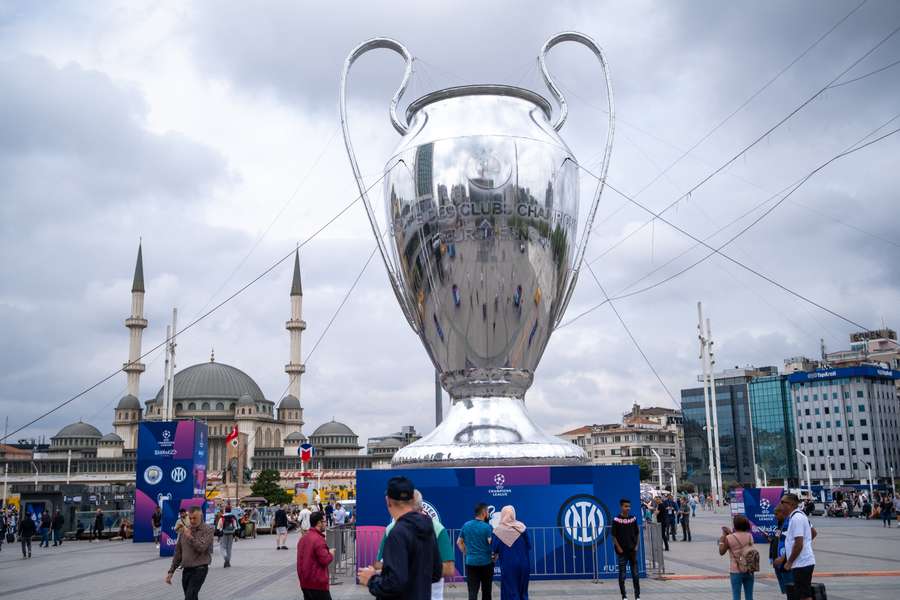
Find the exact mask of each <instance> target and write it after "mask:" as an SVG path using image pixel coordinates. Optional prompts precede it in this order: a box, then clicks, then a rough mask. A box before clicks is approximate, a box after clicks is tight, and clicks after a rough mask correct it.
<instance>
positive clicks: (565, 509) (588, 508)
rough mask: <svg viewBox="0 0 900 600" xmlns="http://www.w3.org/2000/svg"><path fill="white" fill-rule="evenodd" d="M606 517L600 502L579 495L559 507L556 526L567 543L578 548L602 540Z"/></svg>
mask: <svg viewBox="0 0 900 600" xmlns="http://www.w3.org/2000/svg"><path fill="white" fill-rule="evenodd" d="M606 515H607V510H606V507H605V506H603V503H601V502H600V500H598V499H597V498H595V497H594V496H591V495H588V494H579V495H577V496H572V497H571V498H569V499H568V500H566V501H565V502H564V503H563V505H562V507H560V509H559V515H558V516H557V526H558V527H559V528H560V529H561V530H562V532H563V536H564V537H565V538H566V539H567V540H568V541H570V542H572V543H573V544H576V545H578V546H590V545H592V544H596V543H598V542H599V541H601V540H602V539H603V536H604V533H605V528H606V521H607V516H606Z"/></svg>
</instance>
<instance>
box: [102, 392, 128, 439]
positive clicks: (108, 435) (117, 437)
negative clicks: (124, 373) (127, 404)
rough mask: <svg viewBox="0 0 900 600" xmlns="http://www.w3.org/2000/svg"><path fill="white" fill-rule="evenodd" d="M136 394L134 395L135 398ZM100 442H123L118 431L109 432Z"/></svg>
mask: <svg viewBox="0 0 900 600" xmlns="http://www.w3.org/2000/svg"><path fill="white" fill-rule="evenodd" d="M133 397H134V396H132V398H133ZM100 443H109V444H121V443H123V442H122V438H120V437H119V436H118V435H117V434H116V433H107V434H106V435H104V436H103V437H102V438H100Z"/></svg>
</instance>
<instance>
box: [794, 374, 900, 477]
mask: <svg viewBox="0 0 900 600" xmlns="http://www.w3.org/2000/svg"><path fill="white" fill-rule="evenodd" d="M787 377H788V382H789V384H790V393H791V399H792V403H793V410H794V418H795V421H796V434H795V435H796V437H795V440H796V445H797V448H799V449H800V451H801V452H803V453H804V454H805V455H806V456H807V457H808V460H809V471H810V479H811V480H812V482H813V483H814V484H815V483H826V484H827V483H829V478H830V480H831V481H832V482H834V483H835V484H839V483H861V482H864V481H867V480H868V469H870V470H871V473H872V477H873V479H875V480H876V481H877V480H879V479H880V480H885V481H889V480H890V477H891V469H892V468H893V470H894V471H895V472H896V471H898V470H900V428H898V420H900V414H898V413H900V400H898V395H897V387H896V382H897V380H898V379H900V371H895V370H893V369H884V368H881V367H876V366H871V365H862V366H856V367H843V368H826V369H818V370H816V371H814V372H811V373H804V372H798V373H792V374H790V375H788V376H787ZM798 467H799V470H800V473H801V474H802V475H803V476H804V477H805V465H804V464H803V461H801V463H800V464H799V465H798Z"/></svg>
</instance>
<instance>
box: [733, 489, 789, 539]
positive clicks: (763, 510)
mask: <svg viewBox="0 0 900 600" xmlns="http://www.w3.org/2000/svg"><path fill="white" fill-rule="evenodd" d="M783 494H784V489H782V488H780V487H764V488H741V489H738V490H736V492H735V495H734V501H733V502H732V503H731V514H732V516H734V515H737V514H742V515H744V516H746V517H747V520H749V521H750V532H751V533H752V534H753V541H754V542H756V543H757V544H762V543H765V542H768V537H767V536H768V535H770V534H772V533H773V532H774V531H775V529H776V528H777V527H778V521H777V520H776V519H775V507H776V506H778V503H779V502H781V496H782V495H783Z"/></svg>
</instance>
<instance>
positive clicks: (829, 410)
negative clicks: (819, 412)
mask: <svg viewBox="0 0 900 600" xmlns="http://www.w3.org/2000/svg"><path fill="white" fill-rule="evenodd" d="M830 413H831V408H830V407H828V406H826V407H825V414H826V415H827V414H830Z"/></svg>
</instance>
